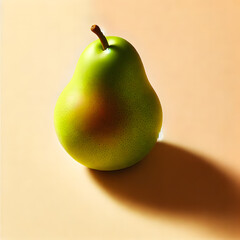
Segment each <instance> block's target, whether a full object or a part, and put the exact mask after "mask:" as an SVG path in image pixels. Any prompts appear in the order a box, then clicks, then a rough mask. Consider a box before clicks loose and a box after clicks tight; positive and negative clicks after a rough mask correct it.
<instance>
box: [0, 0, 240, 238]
mask: <svg viewBox="0 0 240 240" xmlns="http://www.w3.org/2000/svg"><path fill="white" fill-rule="evenodd" d="M1 11H2V14H1V16H2V23H1V25H2V45H1V46H2V54H1V56H2V63H1V71H2V81H1V111H2V117H1V137H2V143H1V145H2V146H1V150H2V153H1V154H2V157H1V160H2V161H1V234H2V238H1V239H3V240H20V239H21V240H22V239H24V240H48V239H49V240H50V239H51V240H54V239H56V240H69V239H71V240H76V239H78V240H79V239H83V240H85V239H86V240H88V239H97V240H101V239H103V240H108V239H109V240H110V239H111V240H115V239H116V240H118V239H121V240H122V239H123V240H125V239H126V240H130V239H131V240H132V239H133V240H135V239H144V240H145V239H150V240H155V239H163V240H165V239H174V240H175V239H184V240H185V239H193V240H195V239H218V240H219V239H228V240H229V239H239V238H240V230H239V229H238V227H239V225H240V210H239V209H240V200H239V199H240V197H239V195H240V194H239V189H240V188H239V184H240V177H239V176H240V162H239V156H240V147H239V144H240V127H239V123H240V111H239V106H240V94H239V90H240V67H239V62H240V32H239V29H240V3H239V2H238V1H233V0H232V1H228V0H210V1H209V0H196V1H190V0H189V1H188V0H183V1H165V0H160V1H155V0H148V1H146V0H143V1H136V0H133V1H127V0H121V1H120V0H117V1H116V0H115V1H108V0H105V1H99V0H90V1H89V0H64V1H63V0H58V1H57V0H52V1H42V0H41V1H40V0H35V1H31V0H21V1H20V0H19V1H17V0H8V1H6V0H5V1H3V2H2V10H1ZM92 24H98V25H100V26H101V27H102V28H103V29H104V31H105V33H106V34H107V35H115V36H121V37H123V38H125V39H127V40H128V41H130V42H131V43H132V44H133V45H134V46H135V48H136V49H137V50H138V52H139V54H140V55H141V58H142V60H143V63H144V66H145V69H146V72H147V75H148V78H149V80H150V82H151V84H152V86H153V87H154V89H155V90H156V92H157V94H158V96H159V98H160V101H161V103H162V106H163V112H164V129H163V134H164V139H163V142H160V143H157V145H156V146H155V147H154V149H153V150H152V152H151V153H150V154H149V155H148V156H147V157H146V158H145V159H144V160H143V161H142V162H141V163H140V164H138V165H136V166H135V167H133V168H130V169H128V170H126V171H121V172H116V173H109V174H106V173H97V172H94V171H89V170H88V169H86V168H85V167H84V166H82V165H80V164H79V163H77V162H75V161H74V160H72V158H71V157H70V156H69V155H68V154H67V153H66V152H65V151H64V149H63V148H62V147H61V145H60V144H59V142H58V140H57V137H56V134H55V131H54V126H53V111H54V106H55V103H56V100H57V98H58V96H59V94H60V93H61V91H62V90H63V88H64V87H65V86H66V84H67V83H68V82H69V81H70V79H71V77H72V74H73V71H74V69H75V66H76V63H77V60H78V58H79V56H80V54H81V52H82V51H83V50H84V48H85V47H86V46H87V45H88V44H89V43H90V42H91V41H93V40H95V39H96V37H95V36H94V35H93V34H92V33H91V32H90V30H89V28H90V26H91V25H92Z"/></svg>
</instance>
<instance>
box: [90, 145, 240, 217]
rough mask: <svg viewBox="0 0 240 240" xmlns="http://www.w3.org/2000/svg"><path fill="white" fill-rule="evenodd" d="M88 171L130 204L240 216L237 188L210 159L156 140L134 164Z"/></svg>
mask: <svg viewBox="0 0 240 240" xmlns="http://www.w3.org/2000/svg"><path fill="white" fill-rule="evenodd" d="M89 174H90V175H91V176H92V177H93V178H94V179H95V181H96V182H97V183H98V184H99V185H101V186H102V187H103V188H104V189H105V190H106V191H107V192H108V193H109V194H111V195H112V196H113V197H115V198H116V199H117V200H119V201H121V202H122V203H124V204H129V206H131V207H140V208H142V209H151V210H153V211H154V213H155V214H156V213H157V212H162V211H167V212H172V213H184V214H191V215H192V214H201V215H202V214H206V215H207V216H213V217H215V218H220V219H221V218H222V219H225V220H226V219H229V218H230V219H236V218H237V219H239V218H238V217H239V207H240V200H239V199H240V198H239V189H238V187H237V185H236V184H235V183H234V182H233V181H232V180H231V178H230V177H229V176H228V175H227V174H225V173H224V172H223V171H222V170H220V169H219V168H218V167H216V166H215V165H213V164H211V160H210V159H207V158H204V157H201V156H198V155H196V154H193V153H191V152H189V151H186V150H184V149H182V148H180V147H177V146H174V145H171V144H168V143H164V142H161V143H157V144H156V145H155V147H154V148H153V149H152V151H151V152H150V153H149V154H148V156H146V157H145V158H144V159H143V160H142V161H141V162H139V163H138V164H136V165H135V166H133V167H130V168H127V169H124V170H119V171H114V172H101V171H96V170H90V169H89Z"/></svg>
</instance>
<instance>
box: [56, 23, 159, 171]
mask: <svg viewBox="0 0 240 240" xmlns="http://www.w3.org/2000/svg"><path fill="white" fill-rule="evenodd" d="M94 26H95V27H94ZM94 30H95V33H96V32H97V33H96V34H97V35H98V36H99V39H98V40H96V41H94V42H92V43H91V44H89V45H88V46H87V48H86V49H85V50H84V51H83V53H82V54H81V56H80V58H79V60H78V63H77V66H76V69H75V72H74V74H73V77H72V79H71V81H70V82H69V83H68V85H67V86H66V87H65V89H64V90H63V92H62V93H61V95H60V96H59V98H58V100H57V103H56V106H55V110H54V125H55V129H56V133H57V136H58V138H59V141H60V143H61V144H62V146H63V147H64V149H65V150H66V151H67V152H68V153H69V154H70V155H71V156H72V157H73V158H74V159H75V160H76V161H78V162H79V163H81V164H83V165H85V166H86V167H88V168H91V169H96V170H103V171H111V170H119V169H123V168H127V167H130V166H132V165H134V164H135V163H137V162H139V161H140V160H141V159H143V158H144V157H145V156H146V155H147V154H148V153H149V151H150V150H151V149H152V147H153V146H154V145H155V143H156V141H157V138H158V134H159V132H160V130H161V126H162V107H161V104H160V101H159V99H158V97H157V94H156V93H155V91H154V89H153V88H152V86H151V84H150V83H149V81H148V78H147V76H146V73H145V70H144V66H143V63H142V61H141V58H140V56H139V54H138V53H137V51H136V50H135V48H134V47H133V46H132V45H131V44H130V43H129V42H128V41H126V40H124V39H123V38H120V37H114V36H109V37H105V36H104V35H103V34H102V33H101V31H100V29H99V27H97V26H96V25H93V27H92V31H93V32H94Z"/></svg>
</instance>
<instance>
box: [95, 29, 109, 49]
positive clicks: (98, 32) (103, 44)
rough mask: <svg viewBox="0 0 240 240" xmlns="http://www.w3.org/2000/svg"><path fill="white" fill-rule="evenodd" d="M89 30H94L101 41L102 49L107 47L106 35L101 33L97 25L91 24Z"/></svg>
mask: <svg viewBox="0 0 240 240" xmlns="http://www.w3.org/2000/svg"><path fill="white" fill-rule="evenodd" d="M91 31H92V32H94V33H95V34H96V35H97V36H98V37H99V39H100V41H101V43H102V47H103V50H106V49H107V48H109V44H108V41H107V39H106V37H105V36H104V35H103V33H102V31H101V29H100V27H99V26H98V25H92V27H91Z"/></svg>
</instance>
